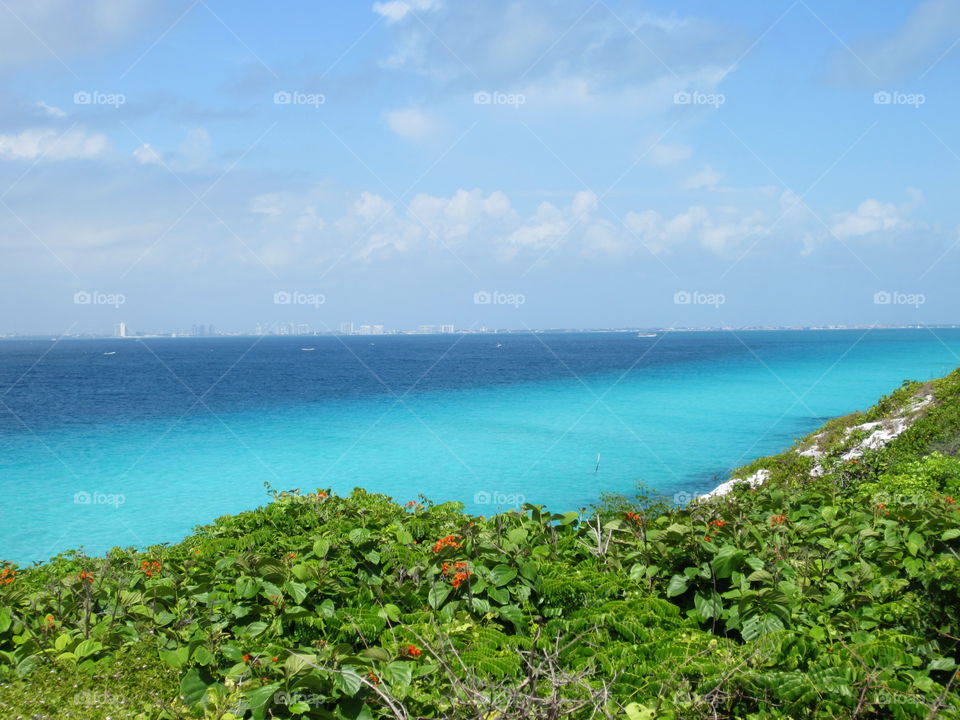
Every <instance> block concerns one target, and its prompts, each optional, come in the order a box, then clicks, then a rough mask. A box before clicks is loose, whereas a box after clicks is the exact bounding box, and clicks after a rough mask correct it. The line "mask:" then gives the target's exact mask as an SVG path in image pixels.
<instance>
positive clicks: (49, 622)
mask: <svg viewBox="0 0 960 720" xmlns="http://www.w3.org/2000/svg"><path fill="white" fill-rule="evenodd" d="M44 620H46V621H47V627H48V628H52V627H53V625H54V622H55V621H54V619H53V615H47V616H46V617H45V618H44Z"/></svg>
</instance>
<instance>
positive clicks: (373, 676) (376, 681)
mask: <svg viewBox="0 0 960 720" xmlns="http://www.w3.org/2000/svg"><path fill="white" fill-rule="evenodd" d="M367 677H368V678H370V682H372V683H373V684H374V685H379V684H380V678H379V677H377V674H376V673H375V672H374V671H373V670H371V671H370V672H368V673H367Z"/></svg>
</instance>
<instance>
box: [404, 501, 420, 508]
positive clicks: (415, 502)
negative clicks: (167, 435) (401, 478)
mask: <svg viewBox="0 0 960 720" xmlns="http://www.w3.org/2000/svg"><path fill="white" fill-rule="evenodd" d="M416 505H417V501H416V500H410V501H408V502H407V503H405V504H404V507H416Z"/></svg>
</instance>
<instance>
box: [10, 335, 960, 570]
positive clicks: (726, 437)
mask: <svg viewBox="0 0 960 720" xmlns="http://www.w3.org/2000/svg"><path fill="white" fill-rule="evenodd" d="M498 344H500V345H502V347H497V345H498ZM305 346H308V347H313V348H315V350H314V351H312V352H305V351H303V350H302V349H301V348H303V347H305ZM105 353H114V354H109V355H108V354H105ZM957 365H960V330H935V331H929V330H874V331H862V330H860V331H857V330H844V331H807V332H797V331H782V332H781V331H771V332H737V333H733V332H710V333H702V332H698V333H692V332H691V333H680V332H678V333H667V334H662V335H660V336H659V337H657V338H652V339H644V338H638V337H636V336H634V335H632V334H629V333H555V334H551V333H544V334H537V335H532V334H527V335H520V334H509V335H495V336H494V335H468V336H378V337H345V338H335V337H322V338H211V339H146V340H143V341H139V340H120V339H118V340H69V341H61V342H56V343H54V342H50V341H4V342H0V490H2V491H3V496H4V498H5V499H6V501H7V502H6V510H5V511H4V521H3V523H0V559H11V560H15V561H18V562H26V561H31V560H41V559H45V558H47V557H49V556H50V555H52V554H55V553H58V552H61V551H63V550H66V549H68V548H76V547H79V546H83V547H84V548H85V549H86V550H87V551H88V552H91V553H93V552H103V551H105V550H106V549H108V548H110V547H112V546H114V545H146V544H151V543H156V542H167V541H171V542H172V541H176V540H178V539H180V538H181V537H183V536H184V535H185V534H187V533H188V532H189V531H190V529H191V528H192V527H194V526H195V525H197V524H201V523H206V522H209V521H211V520H212V519H213V518H215V517H217V516H219V515H223V514H226V513H233V512H237V511H240V510H244V509H249V508H252V507H256V506H257V505H260V504H263V503H264V502H265V501H266V499H267V498H266V494H265V491H264V488H263V482H264V481H265V480H266V481H270V482H271V483H272V484H273V485H274V486H275V487H277V488H280V489H289V488H294V487H299V488H302V489H304V490H312V489H315V488H317V487H332V488H333V489H334V490H335V491H337V492H340V493H346V492H349V490H350V489H351V488H353V487H356V486H363V487H366V488H368V489H370V490H375V491H381V492H386V493H388V494H390V495H392V496H393V497H395V498H396V499H397V500H399V501H401V502H403V501H406V500H409V499H415V498H416V497H417V496H418V495H419V494H421V493H423V494H425V495H427V496H428V497H430V498H431V499H434V500H438V501H442V500H461V501H463V502H465V503H466V505H467V508H468V509H469V510H471V511H476V512H480V513H483V512H486V513H490V512H491V511H492V510H493V509H496V508H497V507H499V508H501V509H502V508H503V507H505V506H507V505H509V504H510V503H511V502H514V501H516V500H526V501H527V502H535V503H539V504H546V505H548V506H550V507H551V508H554V509H557V510H566V509H573V508H578V507H584V506H586V505H589V504H590V503H593V502H595V501H597V500H598V499H599V497H600V495H601V493H603V492H607V491H612V492H630V491H631V490H632V489H633V488H634V487H635V486H636V484H637V483H638V482H642V483H645V484H646V485H647V486H649V487H654V488H656V489H658V490H660V491H663V492H667V493H673V492H676V491H679V490H684V491H691V492H696V491H704V490H707V489H709V488H710V487H712V486H713V485H715V484H716V483H717V482H719V481H720V480H721V479H722V478H723V476H724V475H725V474H726V473H727V472H728V471H729V470H730V469H731V468H733V467H736V466H738V465H741V464H743V463H745V462H748V461H750V460H751V459H753V458H755V457H758V456H761V455H766V454H769V453H771V452H777V451H779V450H780V449H782V448H783V447H785V446H786V445H788V444H789V443H790V442H791V441H792V440H793V439H794V438H796V437H799V436H801V435H803V434H806V433H807V432H809V431H811V430H812V429H814V428H816V427H817V426H819V425H820V424H821V423H822V422H824V421H825V420H826V419H828V418H830V417H833V416H836V415H840V414H844V413H847V412H850V411H852V410H855V409H862V408H864V407H867V406H869V405H871V404H872V403H873V402H874V401H875V400H876V399H877V398H878V397H879V396H880V395H882V394H885V393H888V392H890V391H891V390H893V389H894V388H895V387H896V386H898V385H899V384H900V383H901V382H902V381H903V380H904V379H907V378H910V379H919V380H926V379H930V378H933V377H939V376H941V375H944V374H946V373H947V372H949V371H950V370H951V369H953V368H954V367H955V366H957ZM598 454H600V456H601V459H600V466H599V471H596V472H595V470H596V461H597V455H598ZM478 493H481V494H480V495H478ZM482 493H490V494H491V495H492V497H493V498H494V500H493V502H492V503H490V504H484V503H483V500H484V499H485V496H484V495H482ZM509 496H513V497H509ZM521 496H522V497H521ZM86 499H89V500H90V502H84V501H85V500H86ZM475 500H479V501H480V503H478V502H475Z"/></svg>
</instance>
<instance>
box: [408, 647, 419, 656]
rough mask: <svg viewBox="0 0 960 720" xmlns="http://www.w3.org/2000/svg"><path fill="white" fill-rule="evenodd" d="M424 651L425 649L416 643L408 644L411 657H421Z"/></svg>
mask: <svg viewBox="0 0 960 720" xmlns="http://www.w3.org/2000/svg"><path fill="white" fill-rule="evenodd" d="M422 652H423V651H422V650H421V649H420V648H418V647H417V646H416V645H407V655H409V656H410V657H420V653H422Z"/></svg>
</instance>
